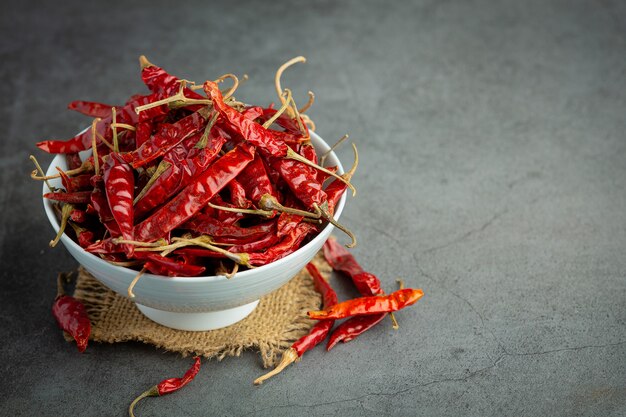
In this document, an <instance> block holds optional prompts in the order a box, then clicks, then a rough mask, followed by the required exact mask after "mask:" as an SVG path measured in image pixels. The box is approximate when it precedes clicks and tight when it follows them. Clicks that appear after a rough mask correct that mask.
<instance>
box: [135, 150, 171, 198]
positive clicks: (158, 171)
mask: <svg viewBox="0 0 626 417" xmlns="http://www.w3.org/2000/svg"><path fill="white" fill-rule="evenodd" d="M171 166H172V165H171V164H170V163H169V162H167V161H165V160H163V161H161V162H160V163H159V166H157V169H156V171H154V174H152V176H151V177H150V179H149V180H148V183H147V184H146V185H145V186H144V187H143V189H142V190H141V191H140V192H139V194H137V197H135V199H134V200H133V205H135V204H137V202H138V201H139V200H141V198H142V197H143V196H144V195H145V194H146V193H147V192H148V191H149V190H150V187H152V185H153V184H154V182H155V181H156V180H157V179H158V178H159V177H160V176H161V174H163V173H164V172H165V171H167V170H168V169H169V168H170V167H171Z"/></svg>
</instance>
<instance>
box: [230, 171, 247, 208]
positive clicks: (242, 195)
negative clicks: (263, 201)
mask: <svg viewBox="0 0 626 417" xmlns="http://www.w3.org/2000/svg"><path fill="white" fill-rule="evenodd" d="M226 187H227V188H228V191H229V192H230V202H231V203H232V204H233V205H235V206H236V207H239V208H248V207H250V202H249V201H248V199H247V198H246V190H244V188H243V186H242V185H241V183H240V182H239V181H237V179H236V178H234V179H232V180H230V181H229V182H228V185H227V186H226Z"/></svg>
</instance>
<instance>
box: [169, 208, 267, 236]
mask: <svg viewBox="0 0 626 417" xmlns="http://www.w3.org/2000/svg"><path fill="white" fill-rule="evenodd" d="M181 228H182V229H188V230H193V231H195V232H198V233H201V234H205V235H209V236H213V237H232V238H258V237H260V236H263V235H265V234H267V233H271V232H273V231H274V230H275V228H276V224H275V223H274V222H273V221H267V222H263V223H259V224H257V225H254V226H250V227H240V226H235V225H224V224H223V223H222V222H220V221H219V220H217V219H214V218H213V217H210V216H208V215H206V214H202V213H198V214H196V215H195V216H194V217H193V218H192V219H190V220H189V221H187V222H186V223H184V224H183V225H182V226H181Z"/></svg>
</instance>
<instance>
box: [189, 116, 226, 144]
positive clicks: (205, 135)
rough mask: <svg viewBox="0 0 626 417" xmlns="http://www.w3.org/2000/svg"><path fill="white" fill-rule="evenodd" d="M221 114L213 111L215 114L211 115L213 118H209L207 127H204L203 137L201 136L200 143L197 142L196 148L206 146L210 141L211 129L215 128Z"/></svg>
mask: <svg viewBox="0 0 626 417" xmlns="http://www.w3.org/2000/svg"><path fill="white" fill-rule="evenodd" d="M219 115H220V114H219V113H218V112H213V116H211V119H210V120H209V122H208V123H207V125H206V127H205V128H204V133H202V137H200V140H199V141H198V143H196V146H194V148H196V149H204V148H206V145H207V143H208V141H209V134H210V133H211V129H213V126H214V125H215V122H216V121H217V118H218V117H219Z"/></svg>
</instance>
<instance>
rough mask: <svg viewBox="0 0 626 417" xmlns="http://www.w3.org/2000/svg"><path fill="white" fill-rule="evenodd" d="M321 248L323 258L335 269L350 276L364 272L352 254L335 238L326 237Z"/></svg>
mask: <svg viewBox="0 0 626 417" xmlns="http://www.w3.org/2000/svg"><path fill="white" fill-rule="evenodd" d="M323 249H324V258H326V261H327V262H328V264H329V265H330V266H331V267H332V268H333V269H334V270H335V271H339V272H343V273H344V274H346V275H348V276H349V277H350V278H352V277H353V276H355V275H357V274H360V273H362V272H365V271H364V270H363V268H362V267H361V265H359V263H358V262H357V261H356V259H355V258H354V256H353V255H352V254H351V253H350V252H348V250H347V249H346V248H345V247H343V246H342V245H340V244H339V243H338V242H337V241H336V240H334V239H328V240H327V241H326V243H324V248H323Z"/></svg>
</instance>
